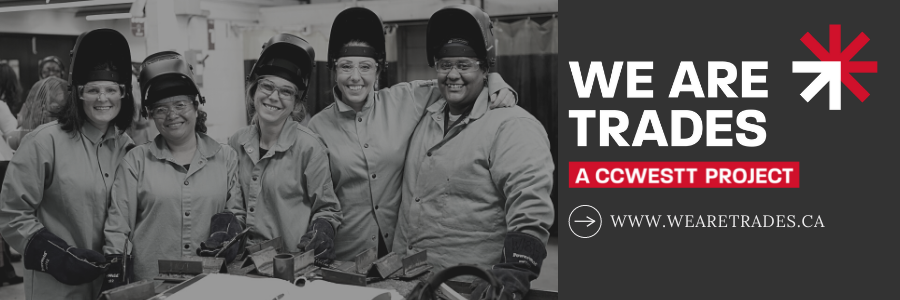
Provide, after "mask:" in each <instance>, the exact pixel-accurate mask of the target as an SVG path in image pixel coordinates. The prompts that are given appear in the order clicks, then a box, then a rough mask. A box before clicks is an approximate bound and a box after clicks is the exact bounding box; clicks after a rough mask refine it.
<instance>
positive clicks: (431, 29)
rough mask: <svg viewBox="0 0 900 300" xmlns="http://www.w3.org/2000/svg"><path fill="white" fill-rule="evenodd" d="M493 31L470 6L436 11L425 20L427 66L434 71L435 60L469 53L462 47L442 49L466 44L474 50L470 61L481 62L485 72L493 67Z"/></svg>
mask: <svg viewBox="0 0 900 300" xmlns="http://www.w3.org/2000/svg"><path fill="white" fill-rule="evenodd" d="M493 27H494V25H493V23H491V17H490V16H488V14H487V13H485V12H484V11H482V10H481V9H479V8H478V7H475V6H472V5H467V4H457V5H451V6H447V7H445V8H442V9H440V10H438V11H437V12H435V13H434V14H433V15H431V19H429V20H428V29H427V30H426V32H425V51H426V54H427V56H428V66H430V67H434V63H435V57H437V58H441V57H447V56H460V55H459V54H460V53H468V51H471V50H467V49H465V47H445V45H448V44H454V45H459V44H466V45H468V46H470V47H471V49H472V50H474V54H475V55H473V56H472V57H476V58H478V59H479V60H483V61H485V62H486V63H487V64H488V67H489V68H492V67H494V65H495V63H496V60H497V48H496V47H495V46H494V44H495V43H494V32H493V30H492V29H493ZM460 41H465V43H460ZM467 56H468V55H467Z"/></svg>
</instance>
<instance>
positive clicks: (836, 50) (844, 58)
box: [800, 24, 878, 101]
mask: <svg viewBox="0 0 900 300" xmlns="http://www.w3.org/2000/svg"><path fill="white" fill-rule="evenodd" d="M828 33H829V34H828V39H829V40H828V48H829V51H825V48H823V47H822V45H821V44H819V41H816V39H815V38H814V37H813V36H812V35H811V34H809V32H807V33H806V34H805V35H803V37H802V38H800V41H802V42H803V44H804V45H806V48H809V50H810V51H812V53H813V54H815V55H816V57H818V58H819V60H821V61H839V62H841V82H843V83H844V85H846V86H847V88H848V89H850V91H851V92H853V95H856V98H859V101H866V98H868V97H869V92H867V91H866V89H865V88H863V87H862V85H860V84H859V82H857V81H856V79H855V78H853V75H850V73H878V62H877V61H850V59H851V58H853V56H854V55H856V53H857V52H859V50H860V49H862V47H863V46H865V45H866V43H868V42H869V37H868V36H866V34H865V33H862V32H860V33H859V36H857V37H856V39H854V40H853V42H851V43H850V45H849V46H847V48H846V49H844V51H841V25H840V24H836V25H835V24H832V25H830V26H829V28H828Z"/></svg>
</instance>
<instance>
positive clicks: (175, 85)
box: [138, 51, 206, 116]
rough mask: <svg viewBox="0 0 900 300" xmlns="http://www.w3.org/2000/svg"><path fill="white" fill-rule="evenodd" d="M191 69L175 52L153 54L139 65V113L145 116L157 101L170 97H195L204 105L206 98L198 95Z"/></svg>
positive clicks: (198, 91)
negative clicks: (142, 108) (140, 107)
mask: <svg viewBox="0 0 900 300" xmlns="http://www.w3.org/2000/svg"><path fill="white" fill-rule="evenodd" d="M193 69H194V68H193V67H192V66H191V65H190V64H188V63H187V62H186V61H185V60H184V57H183V56H181V54H179V53H178V52H175V51H162V52H157V53H154V54H152V55H150V56H148V57H147V58H146V59H144V62H142V63H141V73H140V75H139V76H138V82H140V84H141V106H142V107H144V110H142V111H141V113H142V114H144V116H146V113H147V109H149V108H150V106H152V105H153V103H156V102H157V101H159V100H162V99H165V98H169V97H172V96H179V95H187V96H194V95H196V96H197V99H198V100H199V101H200V104H206V98H204V97H203V96H202V95H200V89H199V88H198V87H197V84H196V83H194V72H193Z"/></svg>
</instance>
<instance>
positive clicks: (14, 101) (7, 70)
mask: <svg viewBox="0 0 900 300" xmlns="http://www.w3.org/2000/svg"><path fill="white" fill-rule="evenodd" d="M21 106H22V84H20V83H19V77H18V76H16V71H15V70H13V68H12V67H10V66H9V64H6V63H0V131H3V133H4V134H7V133H10V132H12V131H13V130H15V129H16V127H17V124H16V114H18V113H19V109H20V108H21Z"/></svg>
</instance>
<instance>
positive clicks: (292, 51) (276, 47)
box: [247, 33, 316, 99]
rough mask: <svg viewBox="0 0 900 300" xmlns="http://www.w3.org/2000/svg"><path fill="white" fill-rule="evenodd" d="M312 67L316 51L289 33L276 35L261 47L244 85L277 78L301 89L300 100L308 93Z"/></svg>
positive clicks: (314, 63)
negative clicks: (258, 80) (262, 78)
mask: <svg viewBox="0 0 900 300" xmlns="http://www.w3.org/2000/svg"><path fill="white" fill-rule="evenodd" d="M315 65H316V52H315V51H314V50H313V47H312V46H311V45H310V44H309V43H308V42H306V40H304V39H302V38H300V37H298V36H296V35H293V34H288V33H279V34H276V35H275V36H273V37H272V38H271V39H269V41H268V42H266V43H265V44H263V50H262V53H260V54H259V60H257V61H256V63H255V64H253V68H252V69H250V74H248V75H247V82H252V81H255V80H257V79H258V78H259V76H262V75H272V76H278V77H280V78H282V79H284V80H287V81H290V82H291V83H293V84H294V85H296V86H297V88H298V89H300V90H302V91H303V95H301V96H300V99H303V98H304V97H306V92H307V90H309V88H308V86H309V77H310V74H311V73H312V69H313V66H315Z"/></svg>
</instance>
